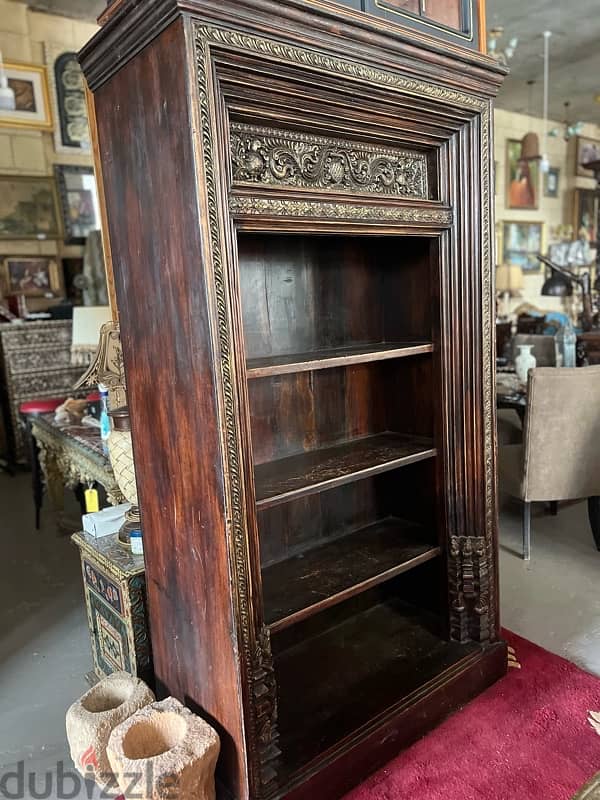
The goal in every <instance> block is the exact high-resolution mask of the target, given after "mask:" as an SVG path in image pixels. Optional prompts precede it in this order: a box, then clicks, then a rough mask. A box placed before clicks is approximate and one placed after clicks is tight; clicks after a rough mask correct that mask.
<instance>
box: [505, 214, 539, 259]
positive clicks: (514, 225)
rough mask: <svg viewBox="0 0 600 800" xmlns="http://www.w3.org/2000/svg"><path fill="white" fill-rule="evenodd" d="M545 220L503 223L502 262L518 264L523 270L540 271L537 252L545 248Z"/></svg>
mask: <svg viewBox="0 0 600 800" xmlns="http://www.w3.org/2000/svg"><path fill="white" fill-rule="evenodd" d="M543 239H544V223H543V222H520V221H519V222H516V221H515V222H512V221H506V220H505V221H504V222H503V223H502V250H501V252H502V263H503V264H516V265H517V266H519V267H521V269H522V270H523V272H539V271H540V270H541V267H542V265H541V262H540V261H538V259H537V257H536V256H537V254H538V253H542V252H543V250H544V241H543Z"/></svg>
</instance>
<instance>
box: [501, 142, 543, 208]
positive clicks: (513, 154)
mask: <svg viewBox="0 0 600 800" xmlns="http://www.w3.org/2000/svg"><path fill="white" fill-rule="evenodd" d="M505 174H506V207H507V208H527V209H536V208H537V207H538V203H539V198H538V195H539V185H540V168H539V163H538V162H537V161H532V160H527V161H525V160H524V159H522V158H521V141H520V139H507V140H506V167H505Z"/></svg>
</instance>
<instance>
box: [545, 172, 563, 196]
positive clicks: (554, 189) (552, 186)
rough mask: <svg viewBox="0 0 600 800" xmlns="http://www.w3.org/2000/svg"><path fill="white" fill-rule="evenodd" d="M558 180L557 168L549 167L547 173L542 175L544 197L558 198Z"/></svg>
mask: <svg viewBox="0 0 600 800" xmlns="http://www.w3.org/2000/svg"><path fill="white" fill-rule="evenodd" d="M559 178H560V169H559V168H558V167H550V169H549V170H548V172H546V173H544V197H558V185H559Z"/></svg>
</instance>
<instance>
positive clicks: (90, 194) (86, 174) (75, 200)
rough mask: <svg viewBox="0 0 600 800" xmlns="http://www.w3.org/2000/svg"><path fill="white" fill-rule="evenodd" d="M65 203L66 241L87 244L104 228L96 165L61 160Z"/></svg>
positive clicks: (58, 177)
mask: <svg viewBox="0 0 600 800" xmlns="http://www.w3.org/2000/svg"><path fill="white" fill-rule="evenodd" d="M54 171H55V174H56V181H57V183H58V191H59V194H60V201H61V207H62V219H63V226H64V230H65V241H66V242H67V243H69V244H83V243H84V242H85V240H86V239H87V237H88V235H89V234H90V232H91V231H94V230H97V229H99V228H100V204H99V202H98V191H97V188H96V178H95V177H94V170H93V168H92V167H77V166H73V165H71V164H68V165H67V164H57V165H55V167H54Z"/></svg>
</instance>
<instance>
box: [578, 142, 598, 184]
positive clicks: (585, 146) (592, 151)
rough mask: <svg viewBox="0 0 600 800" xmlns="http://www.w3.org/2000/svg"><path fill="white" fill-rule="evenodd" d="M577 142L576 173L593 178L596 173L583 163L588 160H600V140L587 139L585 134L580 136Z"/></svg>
mask: <svg viewBox="0 0 600 800" xmlns="http://www.w3.org/2000/svg"><path fill="white" fill-rule="evenodd" d="M575 144H576V146H575V153H576V161H575V174H576V175H581V176H582V177H584V178H593V177H594V173H593V172H592V171H591V170H589V169H586V168H585V167H584V166H583V164H585V163H587V162H588V161H598V160H600V141H598V140H597V139H587V138H586V137H585V136H578V137H577V141H576V143H575Z"/></svg>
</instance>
